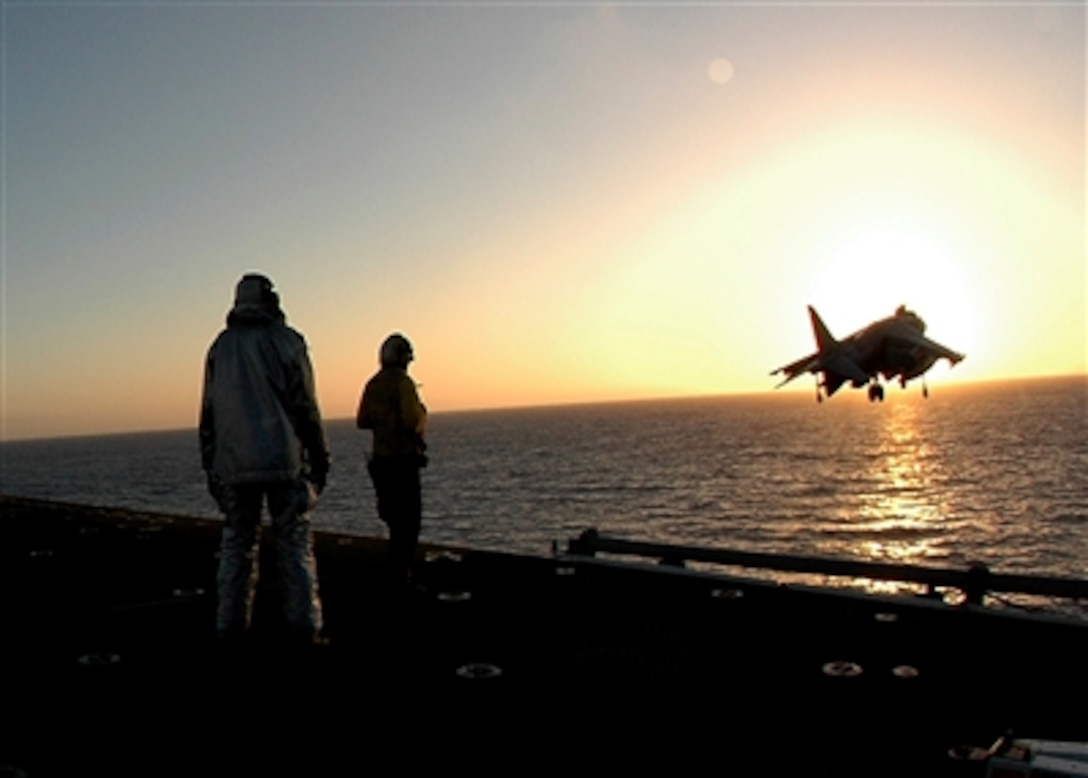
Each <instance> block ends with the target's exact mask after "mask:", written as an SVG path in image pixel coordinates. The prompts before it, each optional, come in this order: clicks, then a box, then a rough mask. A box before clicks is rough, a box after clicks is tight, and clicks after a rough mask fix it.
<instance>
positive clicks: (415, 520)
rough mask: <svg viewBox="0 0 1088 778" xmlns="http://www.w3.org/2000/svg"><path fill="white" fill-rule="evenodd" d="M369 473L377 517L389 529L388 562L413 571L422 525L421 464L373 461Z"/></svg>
mask: <svg viewBox="0 0 1088 778" xmlns="http://www.w3.org/2000/svg"><path fill="white" fill-rule="evenodd" d="M367 470H368V471H369V472H370V480H371V481H372V482H373V483H374V492H375V494H376V495H377V498H378V517H379V518H380V519H381V520H382V521H383V522H385V524H386V526H387V527H389V561H390V562H391V563H392V564H394V565H396V566H397V567H398V568H401V569H406V568H410V567H411V566H412V560H413V558H414V557H415V553H416V545H417V544H418V543H419V529H420V525H421V524H422V521H423V500H422V487H421V485H420V478H419V464H418V463H417V462H416V460H415V459H414V458H404V459H399V458H387V457H374V458H373V459H371V460H370V462H368V463H367Z"/></svg>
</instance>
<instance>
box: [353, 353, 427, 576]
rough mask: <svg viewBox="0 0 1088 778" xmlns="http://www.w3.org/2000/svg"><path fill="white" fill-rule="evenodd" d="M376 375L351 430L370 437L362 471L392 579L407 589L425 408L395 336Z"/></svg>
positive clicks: (419, 512)
mask: <svg viewBox="0 0 1088 778" xmlns="http://www.w3.org/2000/svg"><path fill="white" fill-rule="evenodd" d="M378 356H379V362H380V364H381V369H380V370H379V371H378V372H377V373H376V374H375V375H374V376H373V377H372V378H371V379H370V380H369V381H367V383H366V386H365V387H364V388H363V395H362V398H361V399H360V400H359V412H358V414H357V416H356V419H355V421H356V425H357V426H358V427H359V429H364V430H370V431H371V432H372V433H373V445H372V448H371V452H370V455H369V456H368V458H367V471H368V472H369V473H370V480H371V481H372V482H373V484H374V492H375V494H376V496H377V502H378V517H379V518H380V519H381V520H382V521H383V522H384V523H385V524H386V526H387V527H388V528H389V562H390V567H391V571H392V573H393V575H394V576H395V578H396V579H398V580H400V581H402V582H405V583H410V582H411V579H412V562H413V560H414V558H415V553H416V546H417V545H418V543H419V531H420V526H421V524H422V519H423V501H422V485H421V482H420V472H419V471H420V469H421V468H423V467H426V466H427V454H426V451H427V444H426V442H425V441H424V439H423V431H424V428H425V426H426V424H427V408H426V407H425V406H424V405H423V403H422V402H421V401H420V399H419V392H418V391H417V389H416V383H415V381H413V380H412V379H411V377H410V376H409V375H408V363H409V362H411V361H412V360H413V359H414V358H415V355H414V353H413V352H412V344H411V343H409V342H408V339H407V338H405V337H404V336H403V335H401V334H400V333H394V334H392V335H390V336H389V337H388V338H386V339H385V341H384V342H383V343H382V345H381V349H380V350H379V354H378Z"/></svg>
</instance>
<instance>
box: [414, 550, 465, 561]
mask: <svg viewBox="0 0 1088 778" xmlns="http://www.w3.org/2000/svg"><path fill="white" fill-rule="evenodd" d="M423 560H424V561H425V562H460V561H461V555H460V554H457V553H454V552H453V551H428V552H427V553H426V554H425V555H424V557H423Z"/></svg>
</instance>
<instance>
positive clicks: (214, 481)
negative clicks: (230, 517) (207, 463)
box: [205, 470, 227, 513]
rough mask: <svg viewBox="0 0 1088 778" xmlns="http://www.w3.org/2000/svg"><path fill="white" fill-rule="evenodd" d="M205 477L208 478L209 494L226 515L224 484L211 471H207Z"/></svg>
mask: <svg viewBox="0 0 1088 778" xmlns="http://www.w3.org/2000/svg"><path fill="white" fill-rule="evenodd" d="M205 475H207V477H208V494H210V495H211V496H212V499H214V500H215V504H216V505H218V506H219V509H220V510H221V511H223V512H224V513H225V512H226V510H227V509H226V506H225V505H224V504H223V482H222V481H220V480H219V476H217V475H216V474H215V473H214V472H212V471H211V470H207V471H205Z"/></svg>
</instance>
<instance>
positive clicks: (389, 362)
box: [378, 332, 415, 367]
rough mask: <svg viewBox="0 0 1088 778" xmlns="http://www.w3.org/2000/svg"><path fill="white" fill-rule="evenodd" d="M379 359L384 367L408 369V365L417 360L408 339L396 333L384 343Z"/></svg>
mask: <svg viewBox="0 0 1088 778" xmlns="http://www.w3.org/2000/svg"><path fill="white" fill-rule="evenodd" d="M378 358H379V359H380V360H381V363H382V367H408V363H409V362H411V361H412V360H413V359H415V354H413V353H412V344H411V343H409V342H408V338H406V337H404V336H403V335H401V334H400V333H399V332H395V333H393V334H392V335H390V336H389V337H388V338H386V339H385V342H384V343H382V348H381V351H379V352H378Z"/></svg>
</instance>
